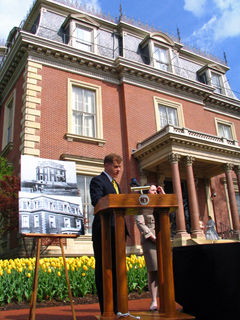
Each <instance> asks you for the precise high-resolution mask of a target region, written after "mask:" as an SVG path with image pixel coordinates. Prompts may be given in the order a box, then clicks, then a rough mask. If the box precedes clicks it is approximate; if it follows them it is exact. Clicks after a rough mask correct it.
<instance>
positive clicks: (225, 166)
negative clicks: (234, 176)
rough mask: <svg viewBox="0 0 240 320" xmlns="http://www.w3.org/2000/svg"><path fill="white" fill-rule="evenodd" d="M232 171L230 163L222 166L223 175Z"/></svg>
mask: <svg viewBox="0 0 240 320" xmlns="http://www.w3.org/2000/svg"><path fill="white" fill-rule="evenodd" d="M232 169H233V164H232V163H225V164H224V165H223V170H224V172H225V173H227V172H231V171H232Z"/></svg>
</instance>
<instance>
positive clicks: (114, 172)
mask: <svg viewBox="0 0 240 320" xmlns="http://www.w3.org/2000/svg"><path fill="white" fill-rule="evenodd" d="M121 162H122V158H121V157H120V156H119V155H117V154H115V153H110V154H108V155H106V157H105V158H104V169H105V171H106V172H107V174H109V175H110V177H112V178H113V179H115V178H117V176H118V174H119V172H120V170H121Z"/></svg>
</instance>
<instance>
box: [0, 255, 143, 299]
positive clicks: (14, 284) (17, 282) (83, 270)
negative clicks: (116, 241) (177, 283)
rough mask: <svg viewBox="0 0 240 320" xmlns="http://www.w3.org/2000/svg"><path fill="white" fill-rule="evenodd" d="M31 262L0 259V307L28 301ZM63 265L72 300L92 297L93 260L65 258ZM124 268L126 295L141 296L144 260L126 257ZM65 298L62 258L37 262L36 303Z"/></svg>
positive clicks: (93, 291)
mask: <svg viewBox="0 0 240 320" xmlns="http://www.w3.org/2000/svg"><path fill="white" fill-rule="evenodd" d="M35 262H36V259H35V258H21V259H14V260H12V259H10V260H0V305H2V304H3V303H10V302H12V301H18V302H21V301H30V300H31V295H32V285H33V277H34V268H35ZM66 263H67V269H68V275H69V281H70V286H71V291H72V295H73V297H84V296H85V295H86V294H96V286H95V275H94V269H95V260H94V257H87V256H82V257H77V258H66ZM126 266H127V280H128V292H133V291H138V292H139V293H141V292H142V291H143V290H144V289H146V287H147V270H146V265H145V260H144V257H143V256H140V257H137V256H135V255H132V256H130V257H127V259H126ZM66 298H68V288H67V282H66V276H65V270H64V264H63V258H62V257H59V258H43V259H40V267H39V273H38V286H37V300H38V301H40V302H41V301H43V300H52V299H59V300H63V299H66Z"/></svg>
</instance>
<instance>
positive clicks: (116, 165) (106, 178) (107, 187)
mask: <svg viewBox="0 0 240 320" xmlns="http://www.w3.org/2000/svg"><path fill="white" fill-rule="evenodd" d="M121 163H122V158H121V157H120V156H119V155H117V154H115V153H110V154H108V155H107V156H106V157H105V158H104V171H103V172H102V173H101V174H100V175H99V176H97V177H94V178H93V179H92V180H91V183H90V196H91V202H92V205H93V206H95V205H96V204H97V202H98V200H99V199H101V198H102V197H104V196H106V195H108V194H112V193H121V191H120V188H119V185H118V184H117V183H116V181H115V178H117V177H118V175H119V172H120V170H121ZM113 180H114V182H113ZM114 184H115V187H114ZM115 188H116V189H115ZM114 230H115V228H114V219H112V222H111V247H112V248H111V249H112V272H113V308H114V313H115V314H117V312H118V307H117V282H116V259H115V232H114ZM92 241H93V250H94V257H95V281H96V287H97V294H98V299H99V304H100V309H101V314H103V311H104V310H103V279H102V243H101V218H100V215H99V214H97V215H95V216H94V220H93V224H92Z"/></svg>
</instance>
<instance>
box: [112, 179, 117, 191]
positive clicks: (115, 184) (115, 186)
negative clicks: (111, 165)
mask: <svg viewBox="0 0 240 320" xmlns="http://www.w3.org/2000/svg"><path fill="white" fill-rule="evenodd" d="M112 184H113V187H114V189H115V190H116V193H117V194H119V191H118V186H117V183H116V181H115V180H114V179H113V180H112Z"/></svg>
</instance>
